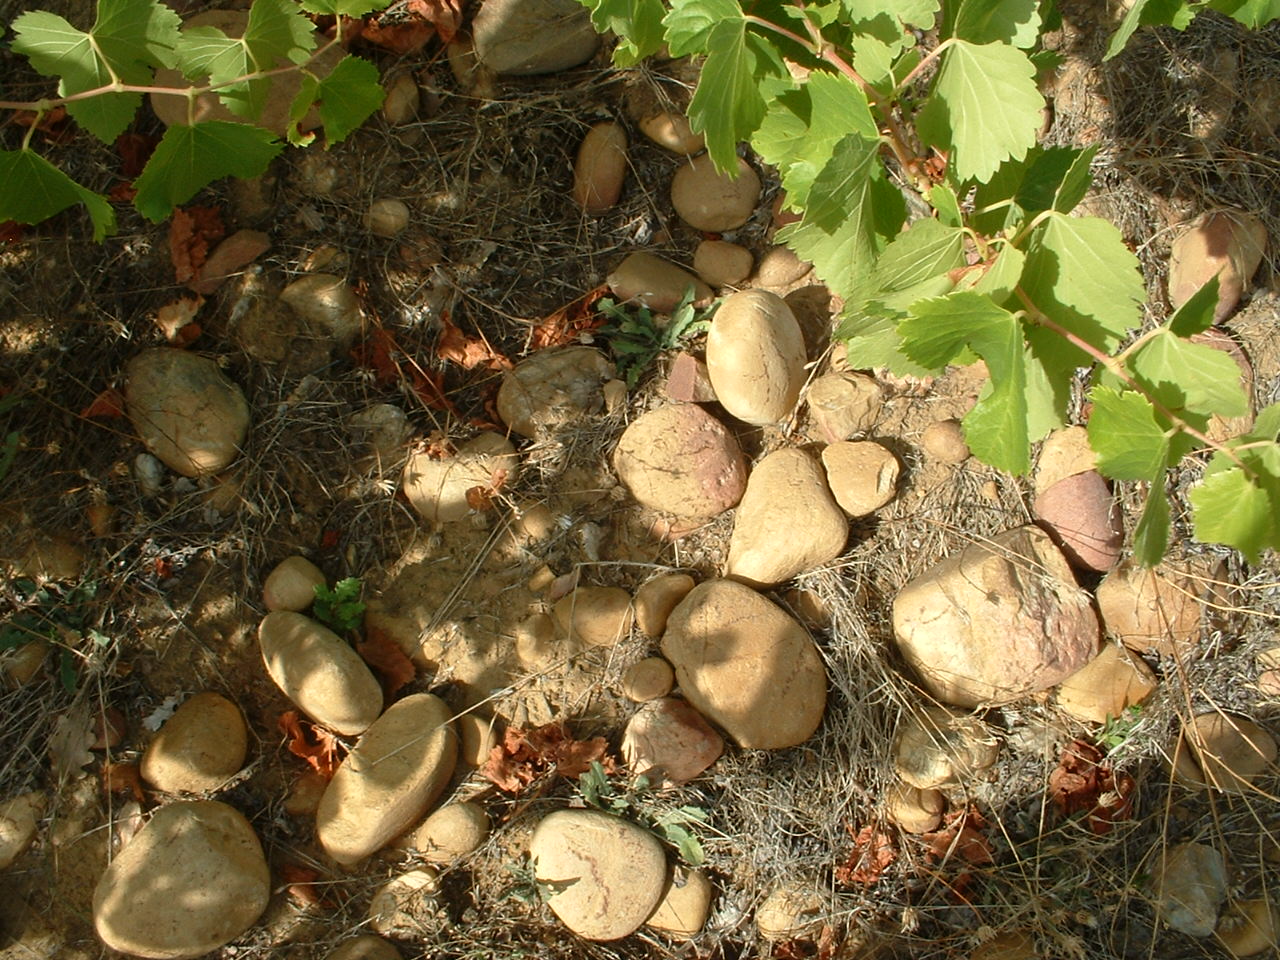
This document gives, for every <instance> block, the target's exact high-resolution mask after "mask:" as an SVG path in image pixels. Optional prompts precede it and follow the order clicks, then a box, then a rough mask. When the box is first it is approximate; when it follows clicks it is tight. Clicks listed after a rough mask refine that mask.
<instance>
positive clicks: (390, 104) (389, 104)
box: [382, 73, 422, 127]
mask: <svg viewBox="0 0 1280 960" xmlns="http://www.w3.org/2000/svg"><path fill="white" fill-rule="evenodd" d="M386 90H387V95H386V97H384V98H383V101H382V119H384V120H386V121H387V123H389V124H390V125H391V126H393V127H402V126H404V125H405V124H406V123H412V122H413V121H414V119H416V118H417V116H418V105H419V104H420V103H421V101H422V93H421V91H419V90H418V81H416V80H414V79H413V74H412V73H401V74H400V75H398V76H397V77H396V78H395V79H394V80H391V81H389V82H388V83H387V84H386Z"/></svg>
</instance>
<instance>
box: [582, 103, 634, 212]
mask: <svg viewBox="0 0 1280 960" xmlns="http://www.w3.org/2000/svg"><path fill="white" fill-rule="evenodd" d="M626 175H627V134H626V131H625V130H623V129H622V127H621V126H620V125H618V124H616V123H613V122H610V121H606V122H604V123H597V124H596V125H595V126H593V127H592V128H591V129H590V130H588V131H587V135H586V136H585V137H584V138H583V140H582V144H581V145H580V146H579V147H578V157H577V160H576V162H575V163H574V165H573V202H574V203H576V204H577V205H578V206H579V207H581V208H582V212H583V213H587V214H592V215H594V214H599V213H604V212H605V211H606V210H608V209H610V208H611V207H613V206H614V205H615V204H616V203H617V202H618V197H619V196H621V195H622V181H623V180H624V179H625V178H626Z"/></svg>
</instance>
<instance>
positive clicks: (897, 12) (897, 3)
mask: <svg viewBox="0 0 1280 960" xmlns="http://www.w3.org/2000/svg"><path fill="white" fill-rule="evenodd" d="M842 4H843V6H844V9H845V11H846V13H847V14H848V16H849V19H851V20H853V21H855V22H856V21H860V20H871V19H874V18H876V17H878V16H881V15H886V16H889V17H892V18H893V19H895V20H898V21H900V22H901V23H904V24H906V25H908V26H912V27H919V28H920V29H921V30H927V29H929V28H930V27H932V26H933V24H934V21H935V20H936V19H937V17H938V10H939V9H940V8H941V6H942V4H941V3H940V2H939V0H842Z"/></svg>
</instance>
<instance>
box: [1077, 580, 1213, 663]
mask: <svg viewBox="0 0 1280 960" xmlns="http://www.w3.org/2000/svg"><path fill="white" fill-rule="evenodd" d="M1198 593H1199V586H1198V585H1197V584H1196V583H1194V582H1193V581H1192V580H1191V579H1190V578H1189V577H1187V576H1184V575H1183V574H1181V573H1179V572H1178V571H1176V570H1174V569H1172V568H1171V567H1167V566H1160V567H1156V568H1155V569H1148V568H1146V567H1143V566H1141V565H1139V564H1137V563H1135V562H1134V561H1133V560H1132V559H1129V560H1125V561H1124V562H1123V563H1121V564H1120V565H1119V566H1117V567H1116V568H1115V569H1114V570H1112V571H1111V572H1110V573H1109V574H1107V575H1106V577H1104V578H1103V580H1102V582H1101V583H1100V584H1098V589H1097V598H1098V612H1099V613H1100V614H1101V615H1102V625H1103V626H1104V627H1105V628H1106V630H1107V632H1108V633H1110V634H1111V635H1113V636H1114V637H1116V638H1117V639H1118V640H1120V642H1121V643H1123V644H1124V645H1125V646H1126V647H1128V648H1129V649H1130V650H1133V651H1135V652H1136V653H1159V654H1161V655H1162V656H1174V655H1181V654H1183V653H1185V652H1186V650H1187V648H1188V647H1190V645H1191V644H1193V643H1194V642H1195V641H1196V639H1197V638H1198V637H1199V635H1200V601H1199V599H1198Z"/></svg>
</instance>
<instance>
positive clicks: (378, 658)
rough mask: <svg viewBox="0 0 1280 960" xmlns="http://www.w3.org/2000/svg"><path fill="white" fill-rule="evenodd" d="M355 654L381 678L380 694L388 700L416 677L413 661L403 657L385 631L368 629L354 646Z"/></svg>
mask: <svg viewBox="0 0 1280 960" xmlns="http://www.w3.org/2000/svg"><path fill="white" fill-rule="evenodd" d="M356 653H358V654H360V657H361V658H362V659H363V660H364V662H365V663H367V664H368V665H369V666H371V667H373V670H374V672H375V673H377V674H378V676H379V677H380V678H381V680H382V692H383V693H384V694H385V695H386V696H387V698H388V699H390V698H391V697H393V696H395V694H396V691H398V690H399V689H400V688H401V687H403V686H404V685H405V684H406V683H410V682H412V681H413V678H414V677H415V676H417V670H416V669H415V668H414V666H413V661H412V660H410V659H409V658H408V657H406V656H405V655H404V651H403V650H401V649H400V645H399V644H398V643H396V642H395V640H393V639H391V635H390V634H388V633H387V632H386V631H385V630H380V629H378V628H377V627H370V628H369V629H368V630H367V631H366V632H365V638H364V639H363V640H362V641H360V642H359V643H357V644H356Z"/></svg>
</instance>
